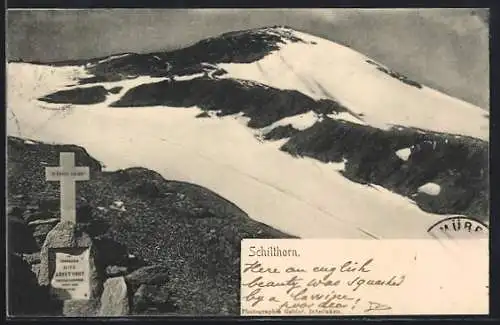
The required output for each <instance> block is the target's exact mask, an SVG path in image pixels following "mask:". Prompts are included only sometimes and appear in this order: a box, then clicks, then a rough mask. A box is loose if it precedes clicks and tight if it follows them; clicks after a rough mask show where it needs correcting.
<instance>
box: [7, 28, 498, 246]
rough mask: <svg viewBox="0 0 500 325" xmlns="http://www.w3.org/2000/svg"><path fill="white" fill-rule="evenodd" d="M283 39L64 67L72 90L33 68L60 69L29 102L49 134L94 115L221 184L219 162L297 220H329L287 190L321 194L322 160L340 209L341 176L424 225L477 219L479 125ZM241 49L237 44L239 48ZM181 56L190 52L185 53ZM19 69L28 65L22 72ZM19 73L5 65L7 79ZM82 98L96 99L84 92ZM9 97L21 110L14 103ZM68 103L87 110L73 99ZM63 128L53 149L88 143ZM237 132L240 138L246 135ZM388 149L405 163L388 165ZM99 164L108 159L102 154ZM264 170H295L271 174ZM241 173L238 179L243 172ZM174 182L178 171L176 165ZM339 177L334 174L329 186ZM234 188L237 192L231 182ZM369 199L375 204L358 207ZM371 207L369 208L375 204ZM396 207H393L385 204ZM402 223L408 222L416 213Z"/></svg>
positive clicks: (481, 189)
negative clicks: (443, 218)
mask: <svg viewBox="0 0 500 325" xmlns="http://www.w3.org/2000/svg"><path fill="white" fill-rule="evenodd" d="M281 28H282V27H276V30H277V31H282V29H281ZM284 33H285V36H287V35H288V34H287V33H291V34H292V37H291V39H288V40H287V39H285V40H284V41H283V40H282V39H281V38H280V34H279V33H278V32H275V30H273V29H271V30H269V29H257V32H256V34H257V36H256V37H255V39H252V37H253V36H254V34H252V31H237V32H231V33H226V34H223V35H226V36H225V37H226V39H225V38H224V37H222V36H218V37H214V38H209V39H207V40H203V41H200V42H198V43H195V44H194V45H193V46H190V47H188V48H187V49H180V50H176V51H177V52H175V51H174V54H172V53H171V52H168V53H162V54H161V55H159V54H158V53H156V54H155V53H149V54H144V55H142V54H141V55H139V54H138V55H124V56H120V57H108V58H106V59H103V60H105V61H104V62H97V63H94V62H87V63H88V65H85V64H84V65H82V66H79V67H73V68H71V69H74V72H75V74H74V77H71V80H70V79H69V78H68V77H67V76H63V75H62V73H63V71H65V72H64V73H66V72H68V73H69V71H70V70H71V69H70V68H68V67H64V68H63V67H50V66H47V67H38V68H40V73H41V75H40V78H49V76H48V74H51V73H52V74H54V78H56V77H57V78H58V76H59V73H61V75H60V76H61V79H60V80H58V81H57V82H58V85H59V86H57V87H56V86H54V87H53V88H54V89H52V90H47V91H44V92H41V91H39V92H36V93H37V94H39V96H38V95H37V97H36V98H35V99H34V100H33V101H31V102H30V103H31V104H30V105H40V101H43V102H46V103H47V105H48V106H47V108H49V107H52V108H53V109H55V110H57V109H58V108H60V107H61V106H60V105H69V106H68V107H69V108H68V109H67V110H66V111H67V112H68V114H69V115H68V116H66V117H64V118H62V119H61V120H58V121H54V120H51V122H50V123H51V124H52V125H53V127H56V128H59V127H60V128H62V129H66V128H67V127H69V126H70V125H72V123H75V124H74V125H77V123H78V122H77V116H80V118H81V119H84V120H87V119H88V121H91V120H92V121H94V122H93V123H97V124H96V125H100V124H101V123H103V122H101V121H100V119H105V120H109V121H114V120H116V121H117V122H118V121H119V122H120V123H123V125H126V126H127V128H129V129H131V130H132V129H134V130H137V132H139V133H142V134H146V135H144V138H141V140H137V141H139V143H143V142H144V141H148V142H147V143H148V144H149V145H151V146H157V147H158V148H164V150H166V151H167V152H168V151H174V152H177V154H178V155H180V156H183V155H185V156H183V157H185V158H186V159H191V160H193V161H195V162H196V164H199V165H200V166H205V164H206V165H207V166H212V167H213V168H216V170H218V172H220V175H226V174H227V173H229V172H228V171H226V170H225V169H223V166H227V167H231V168H234V170H235V172H236V171H237V172H238V173H239V174H249V175H250V176H251V177H252V179H253V180H254V181H256V182H261V183H262V184H272V185H273V188H275V189H276V188H279V189H286V191H285V192H287V193H289V194H287V195H289V196H290V197H294V199H297V200H298V201H300V204H301V205H304V204H306V205H309V206H310V207H308V208H307V209H309V208H313V209H314V210H315V211H314V212H310V214H321V215H322V217H326V215H330V217H331V215H334V216H336V215H338V211H336V208H335V207H334V205H333V204H332V203H331V202H328V198H327V197H326V196H325V197H323V194H321V195H320V194H309V195H312V196H313V197H312V198H310V197H307V195H306V194H307V193H305V192H302V189H300V186H301V185H300V177H313V178H311V184H310V185H309V186H311V188H313V189H316V188H315V186H314V185H313V181H312V180H313V179H315V180H316V181H317V182H318V185H317V189H318V190H319V188H323V189H326V188H328V187H327V186H328V185H327V184H326V183H324V184H323V183H322V182H325V181H324V180H320V179H316V178H314V177H319V176H317V174H316V172H313V169H312V168H315V167H314V166H315V165H316V163H320V164H322V165H321V167H320V168H321V170H322V172H323V173H325V175H328V176H327V177H326V179H328V180H330V181H331V182H332V184H331V185H330V186H333V187H334V186H338V187H339V189H338V190H335V189H334V188H331V189H330V188H329V189H330V191H332V194H331V195H332V199H333V198H334V197H337V196H338V197H342V198H343V199H347V197H348V194H345V193H351V192H352V195H355V196H356V195H361V197H365V196H364V194H361V193H357V192H356V191H357V189H356V187H355V186H354V184H348V183H344V181H345V180H346V179H348V180H349V182H354V183H356V184H361V185H370V186H371V185H378V186H381V187H383V188H385V189H387V190H389V191H390V192H393V193H397V194H398V195H401V196H403V197H404V198H406V200H407V201H409V202H406V201H405V202H406V203H404V204H416V205H418V206H419V209H421V210H423V211H426V212H429V213H431V215H427V214H424V215H421V216H420V217H422V218H424V219H425V220H427V219H429V220H431V219H434V218H437V217H438V215H443V214H444V215H446V214H456V213H459V214H460V213H464V214H467V215H471V216H472V217H474V218H479V219H481V220H483V219H487V218H488V212H487V201H488V193H487V192H488V186H489V184H488V181H487V175H488V166H487V154H488V139H487V138H488V134H487V133H486V132H485V127H487V124H486V122H487V119H488V117H487V116H485V115H484V112H483V111H479V110H480V109H479V108H477V107H475V106H473V105H470V104H467V103H465V102H463V101H459V100H455V99H453V98H450V97H449V96H446V95H444V94H441V93H439V92H437V91H434V90H432V89H430V88H428V87H425V86H424V85H420V84H419V83H416V82H414V81H412V80H410V79H408V78H406V77H405V76H402V75H400V74H398V73H397V72H394V71H392V70H390V69H389V68H388V67H385V66H383V65H381V64H380V63H378V62H376V61H374V60H371V59H369V58H367V57H366V56H364V55H363V54H361V53H358V52H355V51H353V50H352V49H350V48H347V47H345V46H342V45H340V44H336V43H333V42H330V41H326V40H323V39H319V38H317V37H314V36H311V35H305V34H303V33H300V32H296V31H290V30H288V29H285V32H284ZM297 39H300V41H298V40H297ZM250 40H253V41H254V43H252V42H250ZM233 41H234V42H233ZM278 41H283V43H279V42H278ZM213 42H215V43H213ZM247 43H248V44H250V45H249V46H246V47H245V44H247ZM269 43H270V44H269ZM248 44H247V45H248ZM252 44H253V45H252ZM276 44H278V45H276ZM208 50H210V51H208ZM179 53H180V54H179ZM186 53H194V55H191V56H186V57H184V54H186ZM155 56H158V58H154V57H155ZM108 59H109V60H108ZM101 61H102V60H101ZM219 61H220V62H222V63H220V62H219ZM224 62H225V63H224ZM167 63H168V64H167ZM22 67H23V68H26V69H27V70H31V69H32V68H33V67H31V66H29V65H28V64H25V65H22ZM22 67H21V66H18V65H16V64H13V65H11V68H12V69H14V68H15V69H17V68H22ZM38 68H37V69H38ZM37 73H38V72H37ZM50 78H52V77H50ZM54 80H55V79H54ZM59 82H60V84H59ZM49 84H50V82H49ZM92 87H94V88H92ZM95 87H98V88H95ZM99 87H100V88H99ZM120 87H121V88H120ZM372 88H373V89H372ZM113 89H114V90H113ZM112 90H113V91H112ZM88 91H97V92H96V94H95V96H94V95H92V96H90V93H88ZM228 94H229V95H228ZM20 96H21V95H20ZM21 97H22V96H21ZM21 97H20V98H19V99H20V100H21V102H22V101H24V100H25V99H24V98H21ZM79 98H84V99H86V100H92V101H91V102H80V100H79ZM44 105H45V104H44ZM143 112H144V113H143ZM39 113H40V119H41V120H43V119H45V117H43V116H45V115H44V114H45V113H42V112H41V111H40V112H39ZM19 114H20V113H18V112H16V115H19ZM24 114H25V118H26V119H27V120H30V119H32V118H33V117H31V116H30V115H32V114H29V113H28V111H26V112H25V113H24ZM146 114H151V115H150V116H151V117H150V116H146ZM191 114H192V115H191ZM132 115H133V116H134V118H132ZM153 116H155V118H153ZM196 117H204V118H203V119H201V118H196ZM177 118H179V119H180V120H179V122H178V123H186V124H182V125H183V128H185V129H186V132H187V130H190V132H191V133H192V134H189V137H192V139H191V138H189V139H188V138H187V134H183V131H181V130H175V129H174V128H175V127H176V126H177V124H176V123H174V122H170V121H169V120H172V121H174V120H176V119H177ZM134 119H136V120H134ZM153 119H157V120H154V121H153ZM139 121H142V122H139ZM219 122H220V123H219ZM134 123H144V124H145V125H151V127H152V128H153V130H156V131H145V130H142V129H141V128H140V126H139V125H134ZM170 123H173V124H170ZM162 124H163V125H162ZM153 125H154V126H153ZM178 125H181V124H178ZM96 127H97V126H92V125H90V124H88V125H87V128H89V130H95V131H96V132H101V131H99V130H97V129H96ZM107 127H108V128H113V127H112V126H111V125H109V126H107ZM156 127H157V128H158V129H155V128H156ZM278 128H281V129H278ZM62 129H61V130H62ZM113 130H114V131H113V132H116V133H110V135H109V136H110V137H112V138H111V139H113V141H115V140H116V141H118V143H120V144H121V143H123V142H122V141H123V139H124V135H123V134H122V132H123V131H120V130H119V129H118V128H113ZM204 130H207V131H206V132H208V133H204V132H205V131H204ZM274 130H276V131H274ZM75 131H76V130H72V128H70V129H69V130H67V131H66V132H69V133H70V134H69V135H67V136H66V135H62V134H61V133H60V132H56V131H54V132H56V133H60V134H59V135H58V136H62V137H63V138H67V140H66V141H70V142H75V141H79V143H80V144H82V145H83V144H84V142H86V143H87V144H89V145H90V143H89V142H88V140H84V139H83V138H81V137H80V138H77V136H76V133H75ZM44 132H45V133H44V134H45V136H47V137H48V138H50V139H55V138H57V137H56V136H55V133H52V134H50V133H47V132H48V131H44ZM81 132H84V131H78V133H79V134H83V133H81ZM88 132H90V131H88ZM155 132H156V133H155ZM273 132H274V133H273ZM247 133H249V134H251V135H252V136H251V137H250V136H247V135H245V134H247ZM73 134H74V135H73ZM233 134H234V135H233ZM142 136H143V135H141V137H142ZM276 138H278V139H279V140H277V139H276ZM162 139H164V140H162ZM272 140H276V141H272ZM130 141H132V140H130ZM141 141H142V142H141ZM233 141H234V146H235V147H242V148H244V147H245V146H248V148H247V149H246V150H248V151H250V152H252V151H255V152H259V153H260V154H261V155H263V156H258V158H255V159H257V160H256V161H257V162H259V163H262V164H263V166H264V165H265V166H268V168H273V169H276V171H278V170H280V169H284V170H286V169H287V168H291V170H293V171H294V172H295V173H297V176H294V177H295V178H293V179H294V182H295V183H293V182H289V181H287V180H285V179H282V178H281V176H280V175H272V173H271V172H270V171H269V172H267V171H264V170H261V169H264V167H261V168H258V167H255V166H248V165H247V163H246V162H244V161H238V159H237V158H236V156H237V155H245V154H242V153H241V152H240V153H236V150H234V152H232V151H231V150H232V148H230V147H229V143H231V142H233ZM238 141H241V142H238ZM96 143H97V140H96ZM131 143H132V142H131ZM178 144H185V145H186V147H187V148H191V149H192V150H193V151H192V152H188V151H187V149H185V150H184V151H180V150H181V149H178V148H176V149H174V148H173V147H172V146H174V145H175V146H177V145H178ZM121 145H122V144H121ZM85 146H87V145H85ZM92 146H93V147H94V148H95V150H97V149H98V150H100V151H101V152H102V153H103V155H104V156H106V154H104V152H105V150H104V148H99V146H97V144H92ZM258 146H261V147H263V148H264V146H265V148H266V149H260V148H258ZM267 148H269V150H271V149H272V150H276V149H277V150H276V151H280V152H281V153H286V154H287V155H289V156H290V158H292V159H295V161H292V160H287V159H286V158H284V157H283V156H281V155H280V154H278V153H275V152H271V151H267V150H268V149H267ZM109 150H111V147H110V149H109ZM144 150H145V149H144ZM158 150H160V149H158ZM400 150H406V151H408V152H410V154H409V155H408V156H407V157H406V158H401V157H399V155H398V152H399V151H400ZM144 154H145V155H147V156H148V157H151V158H152V157H153V156H158V157H157V158H152V159H158V158H159V157H160V156H162V155H163V154H160V153H154V152H149V151H148V152H147V153H146V152H144ZM162 157H163V156H162ZM165 157H167V156H165ZM294 157H295V158H294ZM299 157H302V158H299ZM306 158H311V159H312V160H313V161H309V160H306ZM108 159H111V156H108ZM141 159H142V158H141ZM143 159H146V158H143ZM249 159H250V158H249ZM298 159H300V160H304V161H305V162H302V161H297V160H298ZM112 160H113V161H117V160H119V158H118V156H114V158H112ZM277 162H279V163H280V164H286V165H293V166H294V167H293V168H292V167H286V168H284V167H283V166H281V165H273V163H277ZM150 164H151V163H150ZM214 164H215V165H214ZM234 164H238V165H234ZM302 165H303V168H305V169H307V171H304V175H302V172H303V171H301V170H300V168H301V167H300V166H302ZM341 165H342V166H341ZM195 166H196V165H195V164H194V163H192V166H191V168H193V169H192V170H190V171H189V173H190V174H191V175H196V176H192V177H193V180H194V182H197V179H204V182H206V183H205V184H204V186H207V187H209V188H210V186H214V188H219V189H220V190H217V191H218V192H220V191H223V192H220V193H223V195H224V196H232V195H235V196H234V198H235V199H236V200H238V202H237V203H236V204H237V205H238V206H243V209H244V210H245V211H254V212H252V213H249V214H250V215H259V214H262V213H264V214H265V215H266V216H269V218H271V219H272V218H273V217H272V216H271V211H268V212H265V211H263V210H262V209H261V208H258V209H256V208H255V207H253V206H251V203H250V201H249V199H248V198H243V197H242V196H239V195H245V194H244V192H241V193H240V194H238V195H236V193H234V192H233V193H230V192H231V191H230V189H229V188H230V186H229V184H222V183H218V182H216V181H215V180H213V179H212V177H210V176H209V175H206V174H205V175H204V174H202V171H200V170H196V169H195V168H196V167H195ZM339 166H341V167H339ZM148 167H149V166H148ZM184 167H185V168H187V167H186V166H184ZM164 168H165V169H167V168H168V166H159V165H158V164H156V163H155V169H156V170H162V169H164ZM176 168H177V167H176ZM224 168H225V167H224ZM248 168H251V171H247V170H248ZM339 168H340V169H339ZM243 171H245V173H243ZM178 172H179V173H182V174H184V172H183V171H182V167H181V166H180V165H179V167H178ZM207 172H208V171H207ZM164 173H167V171H166V170H165V171H164ZM231 173H232V172H231ZM255 173H257V174H255ZM299 175H302V176H300V177H299ZM305 175H307V176H305ZM313 175H314V176H313ZM339 175H340V177H343V178H342V179H339V178H338V177H339ZM234 176H236V174H235V175H234ZM190 177H191V176H190ZM245 177H246V176H245ZM187 178H189V177H187ZM247 181H248V180H246V179H245V180H241V182H243V183H246V182H247ZM234 182H236V181H234ZM428 183H433V184H435V185H437V186H439V188H440V192H439V193H438V194H429V193H422V192H421V188H422V187H425V185H426V184H428ZM319 184H322V185H319ZM234 185H235V186H237V187H238V184H237V183H235V184H234ZM259 186H261V185H259ZM344 186H347V187H348V188H349V190H347V188H345V189H344V188H343V187H344ZM259 188H260V187H259ZM342 189H343V190H344V191H346V192H345V193H344V194H341V193H340V192H338V191H342ZM260 190H262V189H259V191H260ZM350 191H351V192H350ZM363 191H364V190H363ZM369 191H371V190H369ZM323 192H324V190H323ZM354 193H356V194H354ZM366 193H368V191H366ZM370 193H371V192H370ZM291 194H293V195H291ZM388 194H389V193H388ZM280 195H281V194H280ZM372 195H374V196H376V195H379V194H369V195H368V197H372ZM380 195H385V194H380ZM390 195H392V194H390ZM314 196H318V197H314ZM386 199H389V198H386ZM392 199H393V200H395V201H397V200H400V198H397V199H396V197H394V198H392ZM392 199H391V200H392ZM370 200H371V199H370ZM298 201H297V202H298ZM311 201H313V202H311ZM297 202H296V204H299V203H297ZM370 202H371V203H370V204H373V205H377V203H376V202H375V201H370ZM461 202H462V203H461ZM463 202H465V203H463ZM255 204H256V203H254V205H255ZM269 204H270V203H269ZM367 204H368V203H367ZM400 205H401V206H402V205H403V203H402V202H401V204H400V203H398V204H397V206H400ZM290 206H292V205H290ZM325 206H327V208H325ZM343 208H344V209H345V210H344V209H340V210H341V211H342V213H341V214H346V215H349V211H350V210H349V209H354V208H351V207H349V206H348V205H347V204H345V206H344V207H343ZM273 209H274V207H273ZM304 209H306V208H305V207H304ZM404 209H405V211H404V213H410V212H409V211H410V210H411V209H412V208H410V207H408V208H404ZM257 210H258V211H259V212H257ZM304 211H306V210H304ZM324 211H328V214H326V213H324ZM277 213H278V212H277ZM295 213H297V212H295ZM402 213H403V212H402ZM278 214H283V212H279V213H278ZM382 214H383V213H381V215H382ZM410 214H415V218H417V216H416V215H417V214H418V215H420V212H418V213H417V212H411V213H410ZM434 214H438V215H434ZM293 215H296V214H293ZM296 216H297V217H298V215H296ZM282 218H283V220H280V221H279V222H280V223H282V225H285V223H286V221H285V219H286V218H285V217H284V214H283V217H282ZM318 218H319V217H318ZM335 218H337V217H335ZM344 218H345V219H349V218H348V217H347V216H344ZM356 218H357V219H359V220H358V221H360V222H361V223H365V222H366V221H365V220H363V219H362V217H361V216H356ZM356 218H355V219H356ZM391 218H394V219H395V218H396V216H393V217H391ZM330 222H331V221H328V222H327V223H330ZM415 222H416V221H415ZM274 225H275V226H277V224H274ZM372 226H373V225H372V224H370V227H372ZM401 227H402V226H401ZM278 228H279V226H278ZM376 228H378V227H376ZM365 230H366V229H365ZM338 231H340V230H338ZM377 231H380V232H381V233H379V234H377V236H379V237H382V238H383V237H385V236H387V235H388V234H387V233H386V231H385V230H383V229H377ZM377 231H375V232H377ZM372 232H373V231H372Z"/></svg>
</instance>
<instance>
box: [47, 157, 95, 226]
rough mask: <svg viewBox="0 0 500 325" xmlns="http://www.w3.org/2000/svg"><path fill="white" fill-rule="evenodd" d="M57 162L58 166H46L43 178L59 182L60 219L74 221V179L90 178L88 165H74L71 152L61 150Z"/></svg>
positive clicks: (84, 179)
mask: <svg viewBox="0 0 500 325" xmlns="http://www.w3.org/2000/svg"><path fill="white" fill-rule="evenodd" d="M59 164H60V166H59V167H46V168H45V178H46V180H47V181H59V182H61V191H60V192H61V194H60V200H61V221H71V222H73V223H76V181H86V180H89V179H90V172H89V167H77V166H75V154H74V153H73V152H61V153H60V156H59Z"/></svg>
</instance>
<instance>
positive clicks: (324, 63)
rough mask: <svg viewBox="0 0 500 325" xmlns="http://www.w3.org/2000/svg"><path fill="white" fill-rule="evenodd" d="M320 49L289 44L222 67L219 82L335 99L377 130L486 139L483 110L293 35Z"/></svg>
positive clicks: (352, 55)
mask: <svg viewBox="0 0 500 325" xmlns="http://www.w3.org/2000/svg"><path fill="white" fill-rule="evenodd" d="M294 34H295V36H297V37H299V38H301V39H304V40H307V41H314V42H316V45H314V46H312V45H310V44H304V43H293V42H290V43H287V44H285V45H283V46H282V47H281V48H280V50H278V51H274V52H272V53H271V54H269V55H267V56H265V57H264V58H262V59H261V60H259V61H256V62H253V63H248V64H247V63H245V64H240V63H221V64H218V66H219V67H220V68H222V69H224V70H225V71H227V74H225V75H224V76H221V78H237V79H246V80H253V81H257V82H259V83H263V84H266V85H268V86H271V87H274V88H278V89H286V90H298V91H300V92H302V93H304V94H306V95H308V96H310V97H312V98H314V99H335V100H337V101H338V102H340V103H342V104H343V105H345V106H346V107H348V108H349V109H350V110H351V111H352V112H353V113H354V114H356V115H359V114H363V120H364V121H365V122H366V123H367V124H369V125H372V126H374V127H377V128H382V129H388V128H390V127H391V126H392V125H401V126H405V127H416V128H421V129H423V130H430V131H436V132H444V133H451V134H459V135H468V136H472V137H475V138H479V139H483V140H486V141H487V140H488V138H489V120H488V118H486V117H485V116H484V110H483V109H481V108H479V107H477V106H474V105H472V104H470V103H467V102H465V101H462V100H459V99H456V98H453V97H451V96H448V95H446V94H443V93H441V92H438V91H436V90H434V89H431V88H428V87H423V88H417V87H413V86H410V85H408V84H406V83H403V82H401V81H400V80H398V79H395V78H393V77H391V76H388V75H386V74H385V73H380V71H378V70H377V69H376V68H374V67H373V65H370V64H367V63H366V60H367V59H369V58H367V57H366V56H364V55H362V54H360V53H358V52H356V51H354V50H352V49H350V48H348V47H346V46H343V45H340V44H337V43H334V42H331V41H328V40H325V39H321V38H318V37H313V36H311V35H307V34H304V33H298V32H294Z"/></svg>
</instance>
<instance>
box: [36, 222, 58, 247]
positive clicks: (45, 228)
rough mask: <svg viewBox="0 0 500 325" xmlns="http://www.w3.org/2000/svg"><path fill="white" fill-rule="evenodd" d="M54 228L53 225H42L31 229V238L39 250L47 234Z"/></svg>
mask: <svg viewBox="0 0 500 325" xmlns="http://www.w3.org/2000/svg"><path fill="white" fill-rule="evenodd" d="M54 226H55V224H54V223H42V224H38V225H36V226H34V227H32V229H33V238H35V240H36V242H37V244H38V247H40V248H41V247H42V246H43V242H44V241H45V238H46V237H47V234H48V233H49V232H50V231H51V230H52V228H54Z"/></svg>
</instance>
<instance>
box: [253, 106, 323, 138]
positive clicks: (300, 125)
mask: <svg viewBox="0 0 500 325" xmlns="http://www.w3.org/2000/svg"><path fill="white" fill-rule="evenodd" d="M318 120H319V118H318V114H316V113H315V112H313V111H309V112H307V113H303V114H297V115H293V116H288V117H285V118H283V119H281V120H279V121H276V122H274V123H273V124H271V125H269V126H266V127H265V128H262V129H261V130H262V132H263V133H267V132H269V131H271V130H273V129H274V128H276V127H278V126H286V125H291V126H292V127H293V128H294V129H296V130H299V131H302V130H305V129H308V128H310V127H311V126H313V125H314V123H316V122H317V121H318Z"/></svg>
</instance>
